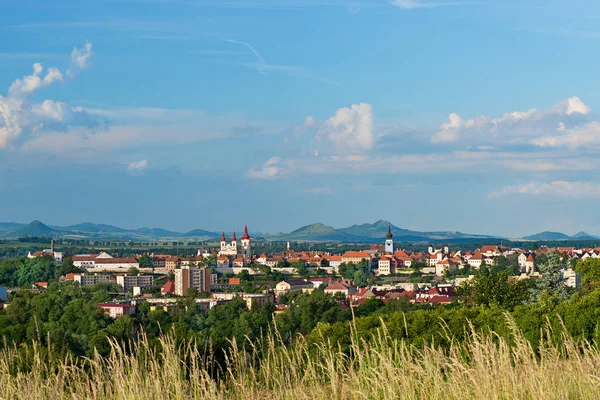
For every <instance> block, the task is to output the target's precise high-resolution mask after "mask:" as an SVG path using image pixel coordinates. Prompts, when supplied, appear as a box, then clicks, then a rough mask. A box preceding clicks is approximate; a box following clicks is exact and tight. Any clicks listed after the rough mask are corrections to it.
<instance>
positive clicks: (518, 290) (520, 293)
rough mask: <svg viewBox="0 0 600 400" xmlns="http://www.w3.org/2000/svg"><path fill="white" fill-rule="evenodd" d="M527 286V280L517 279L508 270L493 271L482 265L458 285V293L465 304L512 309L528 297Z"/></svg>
mask: <svg viewBox="0 0 600 400" xmlns="http://www.w3.org/2000/svg"><path fill="white" fill-rule="evenodd" d="M527 286H528V283H527V281H524V280H517V279H516V278H514V277H512V276H511V274H510V272H509V271H493V270H489V269H488V268H487V267H485V266H484V267H482V268H481V269H480V270H479V271H478V273H477V274H476V275H475V277H474V278H473V279H471V280H469V281H466V282H464V283H463V284H462V285H461V286H460V287H459V293H460V295H461V299H462V300H463V302H464V303H465V304H467V305H475V306H479V305H483V306H498V307H501V308H504V309H506V310H512V309H513V308H514V307H516V306H517V305H519V304H523V303H524V302H525V301H526V300H527V299H528V298H529V293H528V290H527Z"/></svg>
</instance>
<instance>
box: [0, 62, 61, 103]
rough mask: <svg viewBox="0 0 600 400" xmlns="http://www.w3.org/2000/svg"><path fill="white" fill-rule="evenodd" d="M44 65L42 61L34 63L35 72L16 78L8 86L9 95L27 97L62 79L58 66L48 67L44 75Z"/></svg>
mask: <svg viewBox="0 0 600 400" xmlns="http://www.w3.org/2000/svg"><path fill="white" fill-rule="evenodd" d="M43 71H44V67H43V66H42V64H40V63H35V64H33V74H31V75H27V76H24V77H23V78H21V79H16V80H15V81H14V82H13V83H12V84H11V85H10V87H9V88H8V97H19V98H20V97H26V96H29V95H30V94H32V93H33V92H35V91H36V90H38V89H41V88H43V87H46V86H48V85H50V84H52V83H53V82H56V81H61V80H62V78H63V77H62V74H61V73H60V71H59V70H58V69H56V68H50V69H48V72H46V75H45V76H44V77H42V72H43Z"/></svg>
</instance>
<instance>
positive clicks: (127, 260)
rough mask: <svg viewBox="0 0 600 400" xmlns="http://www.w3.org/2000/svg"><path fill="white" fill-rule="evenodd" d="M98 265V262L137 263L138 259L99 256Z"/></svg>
mask: <svg viewBox="0 0 600 400" xmlns="http://www.w3.org/2000/svg"><path fill="white" fill-rule="evenodd" d="M95 261H96V265H98V264H137V262H138V260H136V259H135V258H133V257H126V258H101V259H100V258H97V259H96V260H95Z"/></svg>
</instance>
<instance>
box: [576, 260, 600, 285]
mask: <svg viewBox="0 0 600 400" xmlns="http://www.w3.org/2000/svg"><path fill="white" fill-rule="evenodd" d="M575 272H577V273H580V274H581V275H582V277H581V281H582V283H583V284H590V283H594V284H598V283H600V258H587V259H585V260H583V261H581V260H579V261H578V262H576V263H575Z"/></svg>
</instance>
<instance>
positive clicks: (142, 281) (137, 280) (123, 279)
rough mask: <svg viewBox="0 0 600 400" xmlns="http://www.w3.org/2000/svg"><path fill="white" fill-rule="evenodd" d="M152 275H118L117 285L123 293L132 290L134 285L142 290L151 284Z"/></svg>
mask: <svg viewBox="0 0 600 400" xmlns="http://www.w3.org/2000/svg"><path fill="white" fill-rule="evenodd" d="M153 281H154V276H152V275H131V276H130V275H118V276H117V285H119V286H121V287H122V288H123V291H124V292H125V293H128V292H129V291H130V290H133V288H134V287H139V288H140V290H144V289H145V288H147V287H150V286H152V282H153Z"/></svg>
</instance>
